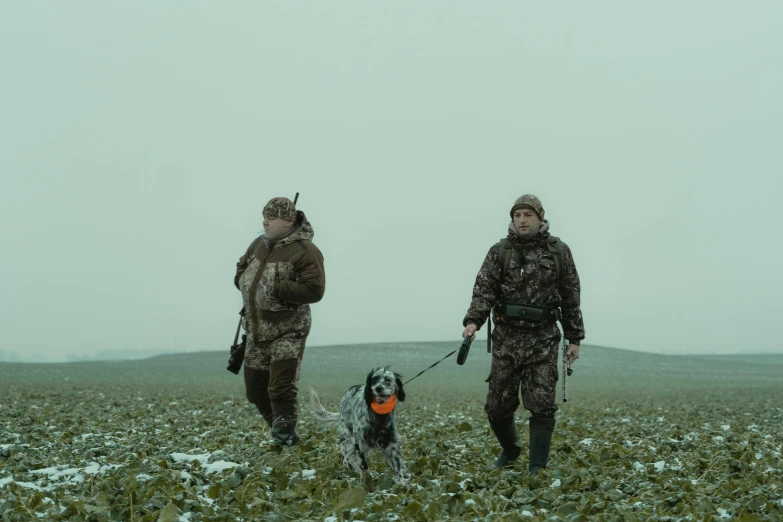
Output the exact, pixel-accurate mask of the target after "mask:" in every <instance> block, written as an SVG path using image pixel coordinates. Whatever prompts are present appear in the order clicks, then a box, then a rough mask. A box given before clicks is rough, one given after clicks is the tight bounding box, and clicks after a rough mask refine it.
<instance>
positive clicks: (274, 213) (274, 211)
mask: <svg viewBox="0 0 783 522" xmlns="http://www.w3.org/2000/svg"><path fill="white" fill-rule="evenodd" d="M261 214H262V215H263V216H264V217H265V218H279V219H285V220H287V221H296V206H294V202H293V201H291V200H290V199H288V198H272V199H270V200H269V202H268V203H267V204H266V206H264V210H262V211H261Z"/></svg>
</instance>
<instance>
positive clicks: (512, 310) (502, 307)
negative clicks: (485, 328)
mask: <svg viewBox="0 0 783 522" xmlns="http://www.w3.org/2000/svg"><path fill="white" fill-rule="evenodd" d="M495 313H497V314H498V315H505V316H508V317H513V318H515V319H525V320H526V321H542V322H548V323H554V322H555V321H559V320H560V308H558V307H556V306H536V305H525V304H513V303H500V304H498V305H497V306H496V307H495Z"/></svg>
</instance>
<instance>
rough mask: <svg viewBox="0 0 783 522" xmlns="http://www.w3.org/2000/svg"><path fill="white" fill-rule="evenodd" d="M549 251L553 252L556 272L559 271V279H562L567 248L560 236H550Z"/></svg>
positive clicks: (547, 242) (548, 241)
mask: <svg viewBox="0 0 783 522" xmlns="http://www.w3.org/2000/svg"><path fill="white" fill-rule="evenodd" d="M546 245H547V247H549V251H550V252H552V257H554V259H555V272H557V279H558V281H560V280H562V273H563V265H564V264H565V248H564V247H563V242H562V241H560V238H558V237H555V236H550V237H549V239H547V241H546Z"/></svg>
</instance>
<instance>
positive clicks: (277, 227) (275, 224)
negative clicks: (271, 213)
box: [264, 216, 294, 239]
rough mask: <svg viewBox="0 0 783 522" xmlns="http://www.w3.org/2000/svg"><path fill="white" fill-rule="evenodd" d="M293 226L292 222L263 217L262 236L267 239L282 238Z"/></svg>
mask: <svg viewBox="0 0 783 522" xmlns="http://www.w3.org/2000/svg"><path fill="white" fill-rule="evenodd" d="M293 225H294V222H293V221H288V220H285V219H280V218H277V217H267V216H264V235H265V236H266V238H267V239H277V238H279V237H282V236H284V235H285V234H286V233H287V232H288V231H289V230H290V229H291V227H292V226H293Z"/></svg>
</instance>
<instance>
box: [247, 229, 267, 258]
mask: <svg viewBox="0 0 783 522" xmlns="http://www.w3.org/2000/svg"><path fill="white" fill-rule="evenodd" d="M262 239H264V234H261V235H260V236H258V237H257V238H255V239H254V240H253V242H252V243H250V248H248V249H247V250H248V252H250V255H249V256H247V262H248V263H250V261H252V260H253V258H254V257H256V248H257V247H258V243H259V242H260V241H261V240H262Z"/></svg>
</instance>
